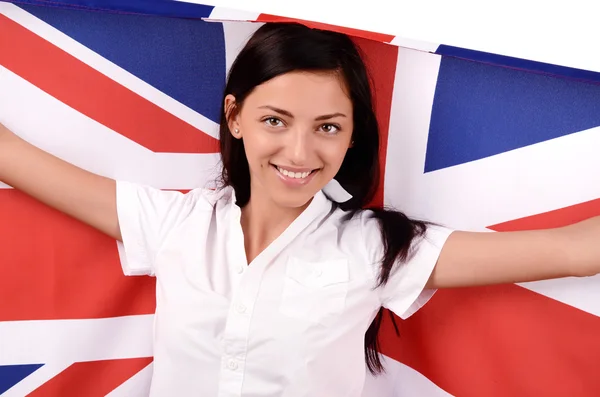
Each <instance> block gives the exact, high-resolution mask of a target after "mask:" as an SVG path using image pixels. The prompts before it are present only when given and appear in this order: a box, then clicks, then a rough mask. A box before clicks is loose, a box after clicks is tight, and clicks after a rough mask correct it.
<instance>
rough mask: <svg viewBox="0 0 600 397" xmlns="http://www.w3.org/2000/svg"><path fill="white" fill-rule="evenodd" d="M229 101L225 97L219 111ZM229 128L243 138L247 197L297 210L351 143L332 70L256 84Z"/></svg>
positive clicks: (348, 114) (346, 103)
mask: <svg viewBox="0 0 600 397" xmlns="http://www.w3.org/2000/svg"><path fill="white" fill-rule="evenodd" d="M234 102H235V98H234V97H233V96H230V95H229V96H227V98H226V99H225V109H228V108H229V107H230V106H231V105H232V104H233V103H234ZM229 127H230V130H231V132H232V133H233V135H234V137H235V138H238V139H243V140H244V147H245V150H246V157H247V158H248V163H249V166H250V177H251V197H252V198H256V197H257V196H260V197H263V196H264V197H268V198H269V199H270V200H271V201H272V202H273V204H275V205H278V206H281V207H289V208H298V207H302V206H304V205H306V204H307V203H308V202H309V201H310V199H311V198H312V197H313V196H314V195H315V194H316V193H317V192H318V191H319V190H321V189H322V188H323V187H324V186H325V185H326V184H327V183H328V182H329V181H330V180H331V179H333V177H334V176H335V175H336V174H337V172H338V170H339V169H340V167H341V165H342V161H343V160H344V156H345V155H346V151H347V150H348V148H349V147H350V145H351V138H352V129H353V120H352V102H351V101H350V98H349V97H348V94H347V93H346V89H345V87H344V86H343V83H342V80H341V79H340V77H339V76H338V75H337V74H335V73H326V72H323V73H310V72H292V73H287V74H284V75H281V76H278V77H275V78H273V79H271V80H269V81H267V82H265V83H263V84H261V85H259V86H257V87H256V88H255V89H254V90H253V91H252V92H251V93H250V95H248V97H247V98H246V100H245V101H244V104H243V106H242V109H241V111H240V112H238V114H237V116H236V117H234V118H232V119H231V120H230V122H229ZM236 130H238V131H239V133H237V134H236V132H235V131H236Z"/></svg>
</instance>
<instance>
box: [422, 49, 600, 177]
mask: <svg viewBox="0 0 600 397" xmlns="http://www.w3.org/2000/svg"><path fill="white" fill-rule="evenodd" d="M597 126H600V86H599V85H595V84H587V83H582V82H579V81H573V80H569V79H563V78H556V77H550V76H547V75H541V74H536V73H530V72H524V71H519V70H514V69H509V68H505V67H500V66H492V65H487V64H482V63H479V62H472V61H466V60H462V59H456V58H452V57H443V58H442V60H441V65H440V70H439V76H438V82H437V86H436V91H435V96H434V101H433V108H432V114H431V123H430V128H429V138H428V142H427V157H426V161H425V171H426V172H428V171H434V170H437V169H441V168H445V167H450V166H453V165H457V164H461V163H465V162H468V161H473V160H478V159H481V158H484V157H488V156H493V155H495V154H498V153H502V152H506V151H509V150H513V149H517V148H520V147H524V146H527V145H533V144H535V143H539V142H542V141H546V140H549V139H553V138H557V137H560V136H564V135H568V134H571V133H574V132H578V131H582V130H585V129H589V128H592V127H597Z"/></svg>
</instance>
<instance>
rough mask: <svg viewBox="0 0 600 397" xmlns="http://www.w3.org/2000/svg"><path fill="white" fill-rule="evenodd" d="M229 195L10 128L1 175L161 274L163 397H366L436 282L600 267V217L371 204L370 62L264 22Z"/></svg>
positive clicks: (227, 123) (237, 124)
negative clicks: (108, 172) (113, 164)
mask: <svg viewBox="0 0 600 397" xmlns="http://www.w3.org/2000/svg"><path fill="white" fill-rule="evenodd" d="M220 144H221V155H222V160H223V173H222V185H223V187H222V188H220V189H218V190H216V191H211V190H205V189H196V190H192V191H191V192H189V193H187V194H181V193H178V192H162V191H159V190H157V189H153V188H151V187H147V186H139V185H136V184H132V183H128V182H124V181H118V182H116V181H114V180H111V179H108V178H104V177H102V176H98V175H94V174H91V173H89V172H87V171H84V170H82V169H79V168H77V167H75V166H73V165H70V164H67V163H65V162H64V161H62V160H59V159H57V158H55V157H53V156H51V155H49V154H47V153H44V152H42V151H41V150H39V149H37V148H35V147H33V146H31V145H30V144H28V143H26V142H25V141H23V140H21V139H20V138H18V137H17V136H15V135H14V134H12V133H11V132H9V131H8V130H7V129H5V128H0V180H2V181H4V182H6V183H8V184H10V185H12V186H14V187H15V188H17V189H20V190H22V191H24V192H26V193H28V194H30V195H31V196H33V197H35V198H37V199H39V200H41V201H43V202H44V203H46V204H48V205H50V206H52V207H54V208H57V209H58V210H60V211H63V212H65V213H67V214H69V215H71V216H73V217H75V218H77V219H79V220H81V221H83V222H85V223H87V224H89V225H91V226H93V227H95V228H97V229H99V230H101V231H102V232H104V233H106V234H108V235H109V236H111V237H114V238H115V239H117V240H119V241H122V244H123V249H124V252H125V260H124V261H123V270H124V272H125V274H128V275H141V274H149V275H155V276H156V277H157V292H156V293H157V307H156V317H155V337H154V357H155V358H154V375H153V380H152V387H151V395H153V396H187V395H201V396H257V397H258V396H289V397H292V396H359V395H360V394H361V391H362V388H363V383H364V378H365V359H366V362H367V366H368V368H369V369H370V370H371V371H372V372H378V371H380V370H381V364H380V362H379V359H378V356H377V354H376V353H375V352H374V348H375V347H376V338H375V336H376V333H377V328H378V326H379V322H380V320H381V308H382V307H385V308H388V309H390V310H391V311H393V312H395V313H396V314H398V315H399V316H401V317H407V316H409V315H410V314H412V313H413V312H414V311H416V310H417V309H418V308H419V307H420V306H422V305H423V304H424V303H425V301H426V300H427V299H428V298H429V297H430V296H431V294H432V290H434V289H436V288H451V287H458V286H471V285H483V284H492V283H511V282H522V281H532V280H540V279H548V278H555V277H564V276H587V275H592V274H596V273H598V272H600V248H599V246H600V244H598V239H599V238H600V219H599V218H593V219H590V220H587V221H584V222H581V223H578V224H575V225H572V226H569V227H564V228H558V229H552V230H543V231H527V232H514V233H470V232H459V231H456V232H452V231H451V230H449V229H447V228H445V227H441V226H436V225H432V224H425V223H423V222H418V221H414V220H411V219H408V218H407V217H406V216H404V215H403V214H401V213H399V212H395V211H389V210H383V209H369V210H362V209H361V208H362V207H364V206H365V205H367V203H368V202H369V201H370V199H371V198H372V197H373V194H374V192H375V190H376V188H377V181H378V180H379V176H378V172H379V168H378V164H379V159H378V149H379V135H378V127H377V120H376V118H375V114H374V112H373V104H372V98H371V89H370V85H369V81H368V78H367V73H366V70H365V66H364V64H363V62H362V60H361V57H360V55H359V53H358V51H357V49H356V48H355V46H354V45H353V43H352V41H351V40H350V39H349V38H348V37H347V36H345V35H342V34H338V33H332V32H325V31H320V30H313V29H309V28H307V27H304V26H302V25H296V24H267V25H264V26H263V27H261V28H260V29H259V30H258V31H257V32H256V33H255V34H254V35H253V37H252V38H251V39H250V41H249V42H248V43H247V45H246V46H245V47H244V49H243V50H242V51H241V53H240V54H239V56H238V58H237V59H236V61H235V63H234V65H233V66H232V68H231V72H230V76H229V79H228V83H227V87H226V90H225V96H224V99H223V111H222V121H221V126H220Z"/></svg>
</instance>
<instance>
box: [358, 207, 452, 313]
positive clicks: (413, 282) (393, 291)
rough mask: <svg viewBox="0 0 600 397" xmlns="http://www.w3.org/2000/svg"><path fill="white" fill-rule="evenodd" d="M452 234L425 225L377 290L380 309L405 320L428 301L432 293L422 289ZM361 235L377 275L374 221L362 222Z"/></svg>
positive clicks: (379, 250)
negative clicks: (425, 228)
mask: <svg viewBox="0 0 600 397" xmlns="http://www.w3.org/2000/svg"><path fill="white" fill-rule="evenodd" d="M452 231H453V230H452V229H448V228H446V227H443V226H437V225H429V226H428V227H427V230H426V232H425V234H424V235H423V236H422V237H419V238H416V239H415V240H414V241H413V243H412V246H411V249H410V253H409V255H408V259H407V260H406V261H405V262H403V263H398V264H396V266H395V267H394V269H393V270H392V272H391V273H390V277H389V279H388V281H387V283H386V284H385V285H383V286H381V287H379V296H380V299H381V304H382V306H383V307H385V308H386V309H389V310H391V311H392V312H394V313H395V314H396V315H398V316H399V317H400V318H403V319H406V318H408V317H410V316H411V315H413V314H414V313H415V312H416V311H417V310H419V309H420V308H421V307H423V305H425V304H426V303H427V302H428V301H429V299H431V297H432V296H433V294H434V293H435V290H429V289H425V286H426V284H427V281H429V278H430V276H431V274H432V273H433V269H434V268H435V265H436V263H437V260H438V258H439V256H440V253H441V251H442V247H443V246H444V244H445V242H446V240H447V239H448V237H449V236H450V234H451V233H452ZM363 233H369V234H368V236H365V237H366V238H365V241H366V243H367V252H368V253H370V255H372V257H374V258H376V260H377V266H374V271H376V272H377V274H378V272H379V269H380V261H381V257H382V254H383V244H382V241H381V232H380V231H379V225H378V221H377V220H376V219H374V218H367V219H366V220H365V221H363ZM375 235H376V237H375Z"/></svg>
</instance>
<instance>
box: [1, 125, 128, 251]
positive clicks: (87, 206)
mask: <svg viewBox="0 0 600 397" xmlns="http://www.w3.org/2000/svg"><path fill="white" fill-rule="evenodd" d="M0 181H2V182H5V183H7V184H9V185H11V186H12V187H14V188H16V189H18V190H20V191H22V192H24V193H26V194H28V195H30V196H32V197H34V198H35V199H37V200H39V201H41V202H43V203H45V204H47V205H49V206H50V207H52V208H55V209H57V210H59V211H61V212H64V213H65V214H67V215H70V216H72V217H74V218H76V219H78V220H80V221H82V222H84V223H87V224H88V225H90V226H92V227H94V228H96V229H98V230H100V231H101V232H103V233H105V234H107V235H109V236H111V237H113V238H115V239H117V240H121V239H122V238H121V231H120V229H119V221H118V218H117V202H116V182H115V181H114V180H112V179H110V178H105V177H103V176H100V175H96V174H93V173H91V172H88V171H86V170H83V169H81V168H79V167H77V166H75V165H72V164H69V163H68V162H66V161H63V160H61V159H59V158H58V157H55V156H53V155H51V154H49V153H46V152H44V151H43V150H41V149H39V148H37V147H35V146H33V145H31V144H30V143H28V142H26V141H24V140H23V139H21V138H19V137H18V136H17V135H15V134H14V133H13V132H11V131H10V130H8V129H7V128H6V127H4V126H3V125H2V124H0Z"/></svg>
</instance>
